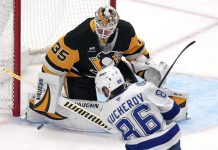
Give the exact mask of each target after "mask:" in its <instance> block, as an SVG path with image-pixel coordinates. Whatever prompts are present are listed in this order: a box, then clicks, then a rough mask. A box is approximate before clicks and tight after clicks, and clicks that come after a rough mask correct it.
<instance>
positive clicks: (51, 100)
mask: <svg viewBox="0 0 218 150" xmlns="http://www.w3.org/2000/svg"><path fill="white" fill-rule="evenodd" d="M62 85H63V78H62V77H60V76H57V75H52V74H48V73H43V72H41V73H39V74H38V84H37V91H36V95H35V101H34V105H33V108H34V110H37V111H42V112H49V113H54V112H55V109H56V106H57V101H58V99H59V97H60V94H61V89H62Z"/></svg>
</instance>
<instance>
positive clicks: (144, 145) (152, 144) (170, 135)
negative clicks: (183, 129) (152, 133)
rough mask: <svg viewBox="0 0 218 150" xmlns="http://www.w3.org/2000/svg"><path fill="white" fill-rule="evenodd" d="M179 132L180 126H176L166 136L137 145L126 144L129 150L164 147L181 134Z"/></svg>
mask: <svg viewBox="0 0 218 150" xmlns="http://www.w3.org/2000/svg"><path fill="white" fill-rule="evenodd" d="M179 131H180V129H179V126H178V125H177V124H176V125H175V126H174V127H172V128H171V129H170V130H169V131H168V132H166V133H165V134H163V135H161V136H159V137H156V138H153V139H150V140H147V141H144V142H141V143H139V144H136V145H128V144H126V149H127V150H142V149H150V148H154V147H156V146H159V145H163V144H165V143H167V142H168V141H170V140H171V139H172V138H173V137H174V136H175V135H176V134H177V133H179Z"/></svg>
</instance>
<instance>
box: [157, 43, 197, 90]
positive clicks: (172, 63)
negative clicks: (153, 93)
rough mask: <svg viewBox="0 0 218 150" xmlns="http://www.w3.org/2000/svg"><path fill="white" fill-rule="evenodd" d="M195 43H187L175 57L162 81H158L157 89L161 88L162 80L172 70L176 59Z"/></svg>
mask: <svg viewBox="0 0 218 150" xmlns="http://www.w3.org/2000/svg"><path fill="white" fill-rule="evenodd" d="M195 42H196V41H192V42H191V43H189V44H188V45H187V46H186V47H185V48H183V50H182V51H181V52H180V53H179V55H178V56H177V57H176V59H175V60H174V62H173V63H172V65H171V66H170V68H169V69H168V71H167V73H166V74H165V75H164V77H163V79H162V80H161V81H160V83H159V85H158V88H160V87H161V85H162V84H163V82H164V80H165V79H166V77H167V76H168V74H169V72H170V70H171V69H172V68H173V66H174V64H175V63H176V61H177V59H178V58H179V57H180V55H182V53H183V52H184V51H185V50H186V49H187V48H189V47H190V46H191V45H193V44H194V43H195Z"/></svg>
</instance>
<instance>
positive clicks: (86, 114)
mask: <svg viewBox="0 0 218 150" xmlns="http://www.w3.org/2000/svg"><path fill="white" fill-rule="evenodd" d="M0 68H1V69H2V70H3V71H4V72H5V73H6V74H8V75H10V76H11V77H13V78H15V79H17V80H20V81H21V80H22V81H25V82H27V83H28V84H29V85H30V86H32V87H34V88H35V85H34V83H33V82H31V81H29V80H27V79H25V78H23V77H21V76H19V75H17V74H15V73H13V72H12V71H10V70H9V69H7V68H5V67H2V66H0ZM60 98H61V100H59V101H58V105H59V106H61V107H62V108H64V109H66V110H68V111H70V112H72V113H74V114H77V115H79V116H81V117H82V118H84V119H86V120H87V121H89V122H90V123H93V124H94V125H96V126H98V127H99V128H101V129H103V130H105V131H106V132H109V133H113V132H112V128H111V127H110V125H108V123H107V122H105V121H104V120H102V119H101V117H99V116H98V115H96V114H94V113H92V112H90V111H89V110H87V109H85V108H83V107H81V106H79V105H78V104H76V103H74V102H73V101H71V100H68V99H67V98H64V97H60ZM43 126H44V124H40V125H39V126H38V127H37V129H38V130H39V129H41V128H42V127H43Z"/></svg>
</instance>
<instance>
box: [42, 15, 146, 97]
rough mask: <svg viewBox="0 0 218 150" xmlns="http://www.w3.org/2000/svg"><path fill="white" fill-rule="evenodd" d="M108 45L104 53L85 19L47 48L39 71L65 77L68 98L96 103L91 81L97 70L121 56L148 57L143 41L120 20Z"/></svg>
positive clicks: (92, 29)
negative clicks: (141, 55)
mask: <svg viewBox="0 0 218 150" xmlns="http://www.w3.org/2000/svg"><path fill="white" fill-rule="evenodd" d="M108 43H109V44H108V48H107V50H105V49H104V48H103V47H101V46H100V45H99V43H98V38H97V35H96V34H95V30H94V18H88V19H86V20H85V21H84V22H83V23H81V24H80V25H79V26H78V27H76V28H75V29H74V30H72V31H70V32H69V33H67V34H66V35H65V36H63V37H61V38H60V39H59V40H58V41H57V42H56V43H55V44H54V45H53V46H52V47H51V49H50V50H49V51H48V53H47V55H46V57H45V60H46V61H45V63H44V65H43V68H42V71H43V72H46V73H52V74H56V75H65V76H66V82H65V84H64V85H65V91H66V93H67V95H68V96H69V98H75V99H87V100H96V99H97V98H96V92H95V83H94V78H95V75H96V73H97V72H98V71H99V70H101V69H102V68H104V67H105V66H108V65H115V64H117V63H118V62H119V60H120V57H121V55H122V56H125V57H126V58H127V60H131V59H135V58H136V57H137V56H138V55H140V54H143V55H146V56H147V57H149V54H148V52H147V50H146V49H145V48H144V42H143V41H142V40H140V39H138V38H137V36H136V34H135V31H134V28H133V27H132V25H131V24H130V23H129V22H126V21H124V20H119V22H118V25H117V29H116V31H115V32H114V34H113V35H111V37H110V38H109V39H108ZM110 43H111V44H110Z"/></svg>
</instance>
